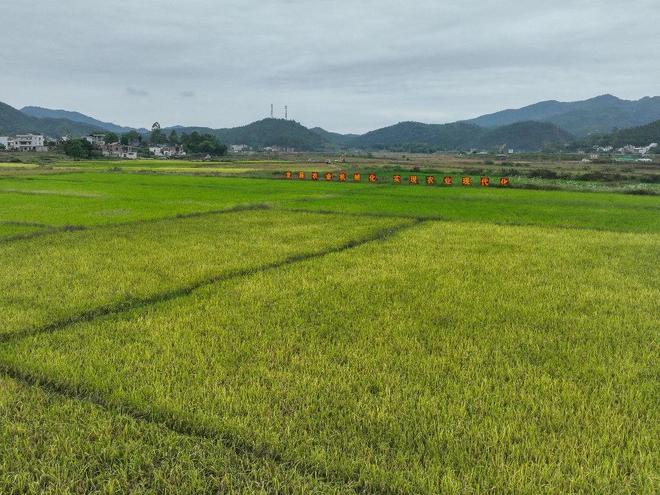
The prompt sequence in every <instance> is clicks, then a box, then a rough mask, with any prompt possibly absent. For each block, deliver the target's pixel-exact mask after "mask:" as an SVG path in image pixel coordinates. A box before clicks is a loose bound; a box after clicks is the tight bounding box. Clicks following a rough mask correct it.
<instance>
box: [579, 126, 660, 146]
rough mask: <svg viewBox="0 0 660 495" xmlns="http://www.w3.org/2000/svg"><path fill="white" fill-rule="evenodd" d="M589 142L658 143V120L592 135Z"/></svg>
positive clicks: (618, 144) (659, 140)
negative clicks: (608, 132)
mask: <svg viewBox="0 0 660 495" xmlns="http://www.w3.org/2000/svg"><path fill="white" fill-rule="evenodd" d="M589 143H590V144H598V145H602V146H615V147H620V146H625V145H627V144H632V145H633V146H646V145H648V144H651V143H660V120H656V121H655V122H651V123H650V124H646V125H642V126H639V127H632V128H630V129H621V130H620V131H616V132H613V133H611V134H603V135H598V136H593V137H592V138H591V139H590V140H589Z"/></svg>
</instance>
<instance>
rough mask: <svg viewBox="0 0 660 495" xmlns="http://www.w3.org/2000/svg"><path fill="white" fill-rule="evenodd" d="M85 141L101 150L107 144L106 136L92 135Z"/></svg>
mask: <svg viewBox="0 0 660 495" xmlns="http://www.w3.org/2000/svg"><path fill="white" fill-rule="evenodd" d="M85 139H86V140H87V141H88V142H89V143H90V144H92V145H93V146H96V147H97V148H101V147H103V145H104V144H105V134H90V135H89V136H85Z"/></svg>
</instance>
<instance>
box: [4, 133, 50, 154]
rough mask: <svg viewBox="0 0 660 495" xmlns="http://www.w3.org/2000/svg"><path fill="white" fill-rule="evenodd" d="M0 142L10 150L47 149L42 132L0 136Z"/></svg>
mask: <svg viewBox="0 0 660 495" xmlns="http://www.w3.org/2000/svg"><path fill="white" fill-rule="evenodd" d="M0 144H2V145H3V146H4V147H5V148H6V149H8V150H12V151H48V146H46V145H45V140H44V136H43V135H42V134H17V135H16V136H1V137H0Z"/></svg>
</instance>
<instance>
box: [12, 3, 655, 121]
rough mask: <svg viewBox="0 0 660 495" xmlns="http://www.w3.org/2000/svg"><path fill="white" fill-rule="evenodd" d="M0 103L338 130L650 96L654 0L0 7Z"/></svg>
mask: <svg viewBox="0 0 660 495" xmlns="http://www.w3.org/2000/svg"><path fill="white" fill-rule="evenodd" d="M0 11H1V12H2V20H1V21H0V23H1V24H0V40H1V41H2V44H1V46H2V48H1V49H0V53H1V54H2V57H1V58H0V101H3V102H5V103H8V104H10V105H12V106H15V107H22V106H24V105H39V106H45V107H49V108H65V109H68V110H77V111H80V112H83V113H86V114H89V115H92V116H94V117H97V118H100V119H102V120H108V121H113V122H116V123H120V124H124V125H132V126H149V125H151V123H152V122H153V121H154V120H158V121H160V122H161V124H164V125H174V124H182V125H204V126H210V127H230V126H235V125H242V124H246V123H248V122H251V121H254V120H257V119H260V118H262V117H266V116H267V115H268V114H269V112H270V104H271V103H274V104H275V112H276V116H280V115H282V113H283V107H284V105H285V104H286V105H288V106H289V116H290V117H291V118H293V119H295V120H298V121H300V122H301V123H303V124H304V125H307V126H309V127H313V126H316V125H320V126H322V127H325V128H327V129H329V130H336V131H341V132H362V131H366V130H370V129H373V128H377V127H381V126H384V125H389V124H393V123H396V122H399V121H403V120H418V121H424V122H433V123H443V122H451V121H455V120H459V119H464V118H469V117H473V116H477V115H480V114H484V113H489V112H494V111H497V110H501V109H503V108H512V107H520V106H524V105H526V104H530V103H534V102H536V101H540V100H547V99H558V100H578V99H585V98H589V97H592V96H596V95H599V94H603V93H611V94H614V95H616V96H619V97H621V98H626V99H638V98H640V97H642V96H647V95H648V96H655V95H659V94H660V28H659V26H660V1H659V0H628V1H625V2H623V1H621V0H594V1H592V0H551V1H538V0H416V1H414V2H406V1H403V0H399V1H393V0H309V1H307V0H279V1H272V0H215V1H213V0H187V1H185V2H184V1H180V0H179V1H169V0H159V1H151V0H141V1H135V0H133V1H130V2H128V1H124V0H119V1H118V0H114V1H107V0H105V1H97V0H84V1H83V0H61V1H53V0H33V1H31V2H16V1H13V0H12V1H11V2H10V1H9V0H0Z"/></svg>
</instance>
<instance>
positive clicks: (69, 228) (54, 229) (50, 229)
mask: <svg viewBox="0 0 660 495" xmlns="http://www.w3.org/2000/svg"><path fill="white" fill-rule="evenodd" d="M271 209H273V208H272V206H270V205H268V204H265V203H246V204H239V205H236V206H232V207H229V208H222V209H216V210H204V211H193V212H190V213H177V214H176V215H170V216H164V217H154V218H144V219H141V220H134V221H128V222H118V223H105V224H99V225H62V226H59V225H58V226H54V225H48V226H47V228H45V230H39V231H37V232H28V233H26V234H18V235H14V236H11V237H5V238H0V244H2V243H6V242H10V241H19V240H22V239H32V238H34V237H43V236H46V235H50V234H57V233H60V232H79V231H93V230H103V229H109V228H112V227H130V226H132V225H146V224H150V223H158V222H161V221H162V222H166V221H168V220H179V219H186V218H199V217H204V216H213V215H223V214H225V213H237V212H241V211H260V210H271ZM0 224H3V222H0ZM36 225H37V224H35V226H36Z"/></svg>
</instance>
